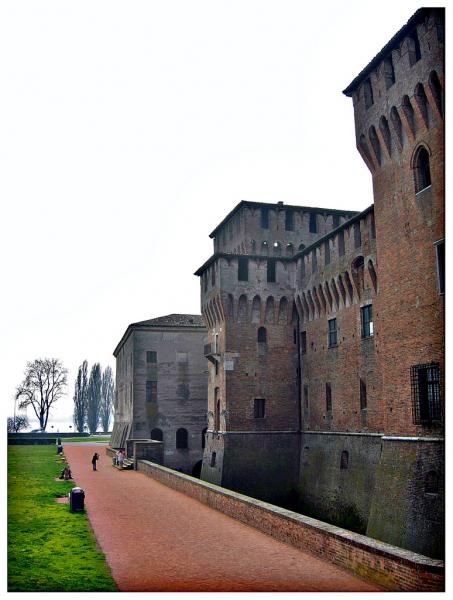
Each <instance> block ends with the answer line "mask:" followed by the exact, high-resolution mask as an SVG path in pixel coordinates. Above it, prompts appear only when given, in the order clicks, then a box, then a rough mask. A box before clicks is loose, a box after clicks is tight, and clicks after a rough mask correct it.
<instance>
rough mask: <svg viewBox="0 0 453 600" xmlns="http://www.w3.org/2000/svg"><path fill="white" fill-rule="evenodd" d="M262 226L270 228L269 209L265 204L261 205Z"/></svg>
mask: <svg viewBox="0 0 453 600" xmlns="http://www.w3.org/2000/svg"><path fill="white" fill-rule="evenodd" d="M261 227H262V228H263V229H269V209H268V208H267V207H265V206H262V207H261Z"/></svg>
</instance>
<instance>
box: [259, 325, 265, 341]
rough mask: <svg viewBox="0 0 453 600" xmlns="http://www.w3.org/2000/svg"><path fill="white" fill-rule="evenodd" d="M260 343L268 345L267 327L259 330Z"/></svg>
mask: <svg viewBox="0 0 453 600" xmlns="http://www.w3.org/2000/svg"><path fill="white" fill-rule="evenodd" d="M258 342H259V343H260V344H266V343H267V331H266V328H265V327H260V328H259V329H258Z"/></svg>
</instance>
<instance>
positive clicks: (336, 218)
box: [333, 215, 340, 229]
mask: <svg viewBox="0 0 453 600" xmlns="http://www.w3.org/2000/svg"><path fill="white" fill-rule="evenodd" d="M339 226H340V215H333V228H334V229H336V228H337V227H339Z"/></svg>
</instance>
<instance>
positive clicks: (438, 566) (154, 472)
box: [137, 461, 444, 592]
mask: <svg viewBox="0 0 453 600" xmlns="http://www.w3.org/2000/svg"><path fill="white" fill-rule="evenodd" d="M137 467H138V470H139V471H140V472H142V473H144V474H146V475H148V476H150V477H152V478H153V479H155V480H156V481H159V482H160V483H163V484H165V485H167V486H169V487H171V488H173V489H175V490H177V491H180V492H182V493H184V494H187V495H188V496H191V497H192V498H195V499H196V500H199V501H200V502H203V503H204V504H207V505H208V506H211V507H212V508H215V509H216V510H219V511H221V512H223V513H224V514H226V515H228V516H230V517H233V518H234V519H237V520H238V521H241V522H243V523H246V524H247V525H250V526H252V527H255V528H256V529H259V530H260V531H263V532H264V533H266V534H268V535H271V536H272V537H274V538H276V539H278V540H281V541H283V542H286V543H289V544H291V545H293V546H295V547H297V548H300V549H301V550H304V551H306V552H310V553H311V554H314V555H316V556H318V557H320V558H323V559H325V560H328V561H329V562H332V563H333V564H336V565H338V566H340V567H343V568H347V569H349V570H351V571H353V572H354V573H356V574H357V575H359V576H361V577H365V578H368V579H370V580H372V581H374V582H376V583H378V584H379V585H382V586H383V587H384V588H386V589H388V590H394V591H418V592H420V591H442V590H443V588H444V565H443V562H441V561H438V560H434V559H429V558H427V557H425V556H421V555H417V554H415V553H412V552H408V551H405V550H401V549H400V548H396V547H394V546H390V545H389V544H384V543H383V542H378V541H376V540H372V539H370V538H367V537H365V536H362V535H359V534H354V533H351V532H349V531H346V530H343V529H340V528H338V527H334V526H332V525H328V524H326V523H322V522H321V521H317V520H315V519H311V518H309V517H305V516H303V515H298V514H296V513H293V512H291V511H288V510H284V509H280V508H277V507H275V506H273V505H271V504H267V503H265V502H261V501H258V500H254V499H253V498H249V497H247V496H243V495H241V494H237V493H235V492H231V491H229V490H225V489H224V488H220V487H218V486H216V485H213V484H209V483H206V482H202V481H199V480H197V479H194V478H192V477H189V476H185V475H182V474H179V473H175V472H174V471H171V470H170V469H166V468H165V467H160V466H159V465H155V464H153V463H150V462H148V461H139V462H138V465H137Z"/></svg>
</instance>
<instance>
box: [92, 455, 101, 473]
mask: <svg viewBox="0 0 453 600" xmlns="http://www.w3.org/2000/svg"><path fill="white" fill-rule="evenodd" d="M98 460H99V454H98V453H97V452H95V453H94V454H93V458H92V459H91V464H92V465H93V471H96V470H97V469H96V463H97V461H98Z"/></svg>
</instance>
